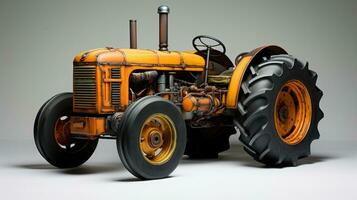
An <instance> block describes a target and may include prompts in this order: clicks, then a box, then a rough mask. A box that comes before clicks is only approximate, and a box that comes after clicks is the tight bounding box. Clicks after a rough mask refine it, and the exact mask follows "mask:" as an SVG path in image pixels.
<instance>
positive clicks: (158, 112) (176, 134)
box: [117, 96, 186, 179]
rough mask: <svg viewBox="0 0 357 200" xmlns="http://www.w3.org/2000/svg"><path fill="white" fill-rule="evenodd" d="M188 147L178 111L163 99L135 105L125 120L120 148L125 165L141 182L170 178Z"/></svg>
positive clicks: (143, 99) (150, 98)
mask: <svg viewBox="0 0 357 200" xmlns="http://www.w3.org/2000/svg"><path fill="white" fill-rule="evenodd" d="M185 145H186V126H185V122H184V120H183V118H182V117H181V113H180V111H179V110H178V108H177V107H176V106H175V105H174V104H172V103H171V102H169V101H166V100H164V99H162V98H161V97H156V96H148V97H144V98H142V99H139V100H138V101H136V102H134V103H133V104H131V105H130V106H129V107H128V108H127V109H126V112H125V114H124V116H123V117H122V119H121V122H120V127H119V129H118V138H117V147H118V153H119V156H120V158H121V160H122V162H123V164H124V166H125V167H126V168H127V169H128V170H129V171H130V172H131V173H132V174H133V175H134V176H136V177H138V178H140V179H159V178H164V177H167V176H169V175H170V174H171V172H172V171H173V170H174V169H175V168H176V167H177V165H178V163H179V161H180V159H181V157H182V155H183V153H184V150H185Z"/></svg>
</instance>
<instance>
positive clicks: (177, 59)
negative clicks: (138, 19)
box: [73, 48, 205, 67]
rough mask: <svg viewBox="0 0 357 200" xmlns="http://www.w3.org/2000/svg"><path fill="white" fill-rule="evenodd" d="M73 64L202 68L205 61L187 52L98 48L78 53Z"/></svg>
mask: <svg viewBox="0 0 357 200" xmlns="http://www.w3.org/2000/svg"><path fill="white" fill-rule="evenodd" d="M73 64H74V65H120V66H123V65H126V66H130V65H140V66H182V67H186V66H188V67H189V66H191V67H204V65H205V60H204V59H203V57H201V56H199V55H196V54H195V53H194V52H188V51H156V50H146V49H120V48H100V49H93V50H89V51H82V52H80V53H78V54H77V55H76V56H75V57H74V60H73Z"/></svg>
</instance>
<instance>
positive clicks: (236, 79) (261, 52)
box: [226, 45, 287, 109]
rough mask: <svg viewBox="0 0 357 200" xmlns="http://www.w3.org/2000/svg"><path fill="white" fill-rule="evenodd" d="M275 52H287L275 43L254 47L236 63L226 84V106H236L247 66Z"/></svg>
mask: <svg viewBox="0 0 357 200" xmlns="http://www.w3.org/2000/svg"><path fill="white" fill-rule="evenodd" d="M277 54H287V52H286V51H285V50H284V49H283V48H281V47H279V46H275V45H268V46H262V47H259V48H256V49H254V50H253V51H251V52H249V53H248V54H245V55H244V56H243V57H242V58H241V59H240V61H239V62H238V63H237V65H236V67H235V69H234V71H233V74H232V77H231V80H230V82H229V86H228V93H227V100H226V107H227V108H230V109H235V108H237V102H238V97H239V91H240V88H241V84H242V80H243V78H244V76H245V75H246V71H247V69H248V67H249V66H251V65H254V64H256V63H257V62H261V59H262V58H263V57H269V56H272V55H277Z"/></svg>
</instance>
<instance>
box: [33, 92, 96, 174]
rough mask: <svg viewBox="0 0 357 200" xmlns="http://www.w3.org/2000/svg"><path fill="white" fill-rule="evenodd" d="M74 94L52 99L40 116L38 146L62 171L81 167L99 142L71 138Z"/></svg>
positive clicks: (57, 96) (36, 134)
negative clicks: (70, 121)
mask: <svg viewBox="0 0 357 200" xmlns="http://www.w3.org/2000/svg"><path fill="white" fill-rule="evenodd" d="M71 114H72V93H61V94H58V95H56V96H54V97H52V98H51V99H50V100H48V101H47V102H46V103H45V104H44V105H43V106H42V107H41V108H40V110H39V112H38V113H37V116H36V119H35V124H34V139H35V144H36V147H37V149H38V151H39V152H40V154H41V155H42V157H44V158H45V159H46V160H47V161H48V162H49V163H50V164H52V165H53V166H56V167H59V168H71V167H77V166H79V165H81V164H83V163H84V162H86V161H87V160H88V159H89V158H90V156H91V155H92V154H93V152H94V150H95V148H96V146H97V143H98V140H97V139H96V140H85V139H81V140H79V139H73V138H71V137H70V123H69V120H70V116H71Z"/></svg>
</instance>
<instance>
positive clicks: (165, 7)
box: [157, 5, 170, 14]
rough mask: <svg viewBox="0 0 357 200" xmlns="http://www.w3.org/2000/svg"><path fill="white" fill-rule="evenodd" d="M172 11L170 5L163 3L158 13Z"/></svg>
mask: <svg viewBox="0 0 357 200" xmlns="http://www.w3.org/2000/svg"><path fill="white" fill-rule="evenodd" d="M169 12H170V8H169V7H168V6H165V5H162V6H160V7H159V8H158V9H157V13H159V14H165V13H166V14H168V13H169Z"/></svg>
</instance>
